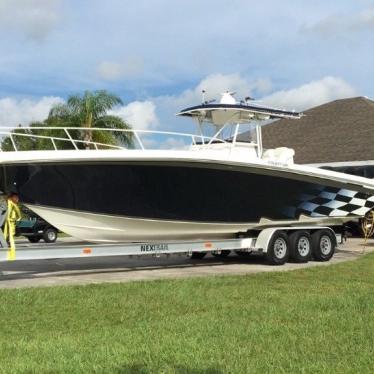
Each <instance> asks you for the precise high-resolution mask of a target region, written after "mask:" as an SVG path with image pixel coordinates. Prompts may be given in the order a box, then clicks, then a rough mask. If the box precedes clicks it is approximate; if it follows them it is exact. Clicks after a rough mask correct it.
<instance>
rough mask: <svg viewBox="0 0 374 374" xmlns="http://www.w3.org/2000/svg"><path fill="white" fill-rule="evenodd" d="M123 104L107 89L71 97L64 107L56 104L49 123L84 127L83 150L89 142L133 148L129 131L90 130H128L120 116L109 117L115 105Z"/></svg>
mask: <svg viewBox="0 0 374 374" xmlns="http://www.w3.org/2000/svg"><path fill="white" fill-rule="evenodd" d="M119 104H122V100H121V99H120V98H119V97H118V96H116V95H114V94H111V93H109V92H108V91H106V90H99V91H93V92H91V91H85V93H84V94H83V95H82V96H81V95H72V96H70V97H69V98H68V100H67V102H66V104H57V105H55V106H54V107H52V109H51V110H50V112H49V116H48V120H49V121H53V122H55V123H57V122H59V123H63V124H64V126H66V127H84V128H87V129H88V130H85V131H84V136H83V140H84V141H85V142H87V143H86V148H90V144H89V143H90V142H92V141H94V142H99V143H109V144H114V145H115V144H118V142H119V143H121V144H124V145H127V146H133V134H132V133H131V132H121V131H118V132H110V131H92V130H90V129H91V128H104V129H123V130H126V129H131V127H130V126H129V125H128V124H127V123H126V122H125V121H123V120H122V119H121V118H120V117H118V116H114V115H108V111H109V110H111V109H113V107H114V106H116V105H119Z"/></svg>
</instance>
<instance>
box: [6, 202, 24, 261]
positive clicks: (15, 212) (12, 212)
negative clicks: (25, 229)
mask: <svg viewBox="0 0 374 374" xmlns="http://www.w3.org/2000/svg"><path fill="white" fill-rule="evenodd" d="M21 217H22V214H21V211H20V209H19V207H18V205H17V204H16V203H14V202H13V201H12V200H10V199H8V211H7V218H6V221H5V226H4V236H5V239H6V240H8V242H9V251H8V259H9V260H14V259H15V256H16V253H15V252H16V246H15V243H14V235H15V234H16V222H17V221H18V220H20V219H21Z"/></svg>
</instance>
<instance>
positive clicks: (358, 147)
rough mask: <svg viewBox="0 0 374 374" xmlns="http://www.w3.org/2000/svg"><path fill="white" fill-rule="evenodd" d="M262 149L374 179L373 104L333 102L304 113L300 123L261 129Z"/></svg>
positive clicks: (356, 100) (358, 100)
mask: <svg viewBox="0 0 374 374" xmlns="http://www.w3.org/2000/svg"><path fill="white" fill-rule="evenodd" d="M262 137H263V145H264V148H276V147H289V148H293V149H294V150H295V157H294V159H295V163H298V164H313V165H315V166H323V167H324V168H329V169H332V170H337V171H341V172H346V173H350V174H355V175H360V176H365V177H368V178H374V101H372V100H370V99H368V98H365V97H354V98H349V99H342V100H335V101H332V102H329V103H327V104H323V105H320V106H317V107H314V108H312V109H309V110H306V111H305V112H304V116H303V117H302V118H301V119H299V120H289V119H281V120H278V121H275V122H273V123H270V124H268V125H266V126H263V128H262Z"/></svg>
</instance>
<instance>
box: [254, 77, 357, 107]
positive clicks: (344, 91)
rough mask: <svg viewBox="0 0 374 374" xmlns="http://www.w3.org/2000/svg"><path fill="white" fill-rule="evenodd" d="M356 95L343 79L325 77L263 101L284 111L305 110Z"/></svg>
mask: <svg viewBox="0 0 374 374" xmlns="http://www.w3.org/2000/svg"><path fill="white" fill-rule="evenodd" d="M356 95H357V92H356V90H355V89H354V88H353V87H352V86H351V85H350V84H348V83H347V82H345V81H344V80H343V79H341V78H337V77H324V78H322V79H320V80H317V81H313V82H310V83H307V84H304V85H302V86H300V87H296V88H293V89H290V90H282V91H277V92H274V93H273V94H271V95H268V96H266V97H264V98H263V99H262V100H261V101H262V102H264V103H266V104H267V105H273V106H276V107H278V108H282V109H283V108H285V109H295V110H305V109H309V108H311V107H314V106H317V105H321V104H324V103H327V102H329V101H332V100H336V99H343V98H347V97H352V96H356Z"/></svg>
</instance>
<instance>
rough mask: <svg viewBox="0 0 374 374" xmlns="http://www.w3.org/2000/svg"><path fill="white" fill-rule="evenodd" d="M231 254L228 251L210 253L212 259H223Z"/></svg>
mask: <svg viewBox="0 0 374 374" xmlns="http://www.w3.org/2000/svg"><path fill="white" fill-rule="evenodd" d="M230 253H231V251H229V250H227V249H226V250H222V251H215V252H212V255H213V256H214V257H218V258H225V257H227V256H228V255H229V254H230Z"/></svg>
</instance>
